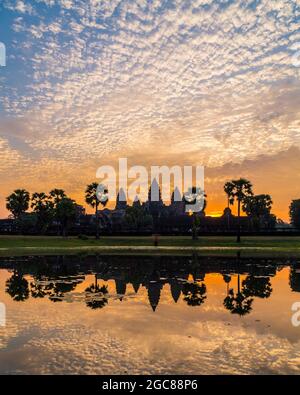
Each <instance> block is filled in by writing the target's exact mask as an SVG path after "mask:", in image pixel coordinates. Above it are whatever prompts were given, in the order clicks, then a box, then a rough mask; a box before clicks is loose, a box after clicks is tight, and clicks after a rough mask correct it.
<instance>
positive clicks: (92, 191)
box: [85, 182, 108, 240]
mask: <svg viewBox="0 0 300 395" xmlns="http://www.w3.org/2000/svg"><path fill="white" fill-rule="evenodd" d="M97 189H98V184H97V183H96V182H93V183H92V184H89V185H88V186H87V187H86V190H85V201H86V203H87V204H88V205H90V206H91V207H92V208H94V209H95V215H96V239H97V240H98V239H99V212H98V208H99V204H101V205H102V206H103V207H104V206H105V205H106V204H107V201H108V200H103V201H102V200H99V199H98V196H97ZM104 193H106V194H107V190H104Z"/></svg>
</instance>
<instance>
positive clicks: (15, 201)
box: [6, 189, 30, 219]
mask: <svg viewBox="0 0 300 395" xmlns="http://www.w3.org/2000/svg"><path fill="white" fill-rule="evenodd" d="M29 200H30V195H29V192H27V191H26V190H25V189H16V190H15V191H14V192H13V193H12V194H11V195H9V196H8V197H7V198H6V202H7V203H6V208H7V210H8V211H10V212H11V213H12V215H13V216H14V218H15V219H20V218H21V216H22V215H23V214H24V213H25V212H26V211H27V210H28V208H29Z"/></svg>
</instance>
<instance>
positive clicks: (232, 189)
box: [224, 178, 253, 243]
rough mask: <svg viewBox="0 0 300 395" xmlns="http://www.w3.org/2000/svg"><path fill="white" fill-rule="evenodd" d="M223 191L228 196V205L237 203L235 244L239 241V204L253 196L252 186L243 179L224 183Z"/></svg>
mask: <svg viewBox="0 0 300 395" xmlns="http://www.w3.org/2000/svg"><path fill="white" fill-rule="evenodd" d="M224 191H225V193H226V194H227V196H228V199H229V203H230V204H233V203H234V201H235V200H237V203H238V232H237V240H236V241H237V243H240V241H241V221H240V218H241V203H242V202H243V201H244V200H245V199H246V198H247V197H249V196H252V195H253V192H252V184H251V182H250V181H248V180H246V179H245V178H240V179H239V180H232V181H229V182H226V184H225V185H224Z"/></svg>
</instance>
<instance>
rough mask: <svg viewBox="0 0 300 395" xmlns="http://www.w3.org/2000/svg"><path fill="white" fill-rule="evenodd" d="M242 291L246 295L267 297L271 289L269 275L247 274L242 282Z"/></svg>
mask: <svg viewBox="0 0 300 395" xmlns="http://www.w3.org/2000/svg"><path fill="white" fill-rule="evenodd" d="M242 285H243V293H244V295H246V296H256V297H258V298H269V297H270V295H271V293H272V291H273V289H272V286H271V282H270V278H269V277H256V276H253V275H250V276H247V277H246V279H245V280H244V281H243V283H242Z"/></svg>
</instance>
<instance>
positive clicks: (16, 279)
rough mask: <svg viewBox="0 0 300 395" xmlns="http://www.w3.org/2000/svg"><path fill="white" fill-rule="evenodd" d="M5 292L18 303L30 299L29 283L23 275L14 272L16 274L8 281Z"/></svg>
mask: <svg viewBox="0 0 300 395" xmlns="http://www.w3.org/2000/svg"><path fill="white" fill-rule="evenodd" d="M5 291H6V292H7V293H8V294H9V295H10V296H11V297H12V298H13V300H15V301H17V302H23V301H24V300H26V299H28V297H29V286H28V281H27V280H26V279H25V278H24V277H23V275H22V274H20V273H18V272H16V271H15V272H14V274H13V275H12V276H11V278H9V279H8V280H7V281H6V289H5Z"/></svg>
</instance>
